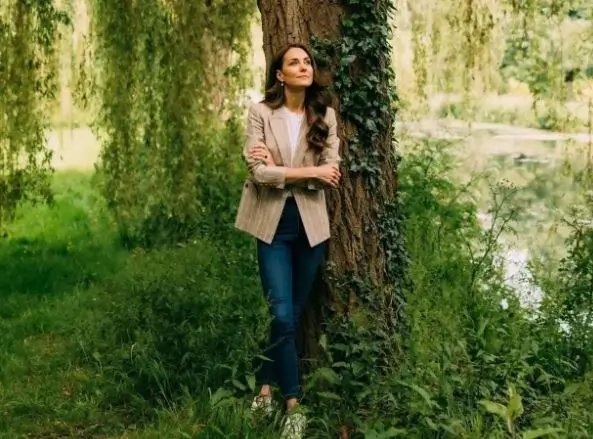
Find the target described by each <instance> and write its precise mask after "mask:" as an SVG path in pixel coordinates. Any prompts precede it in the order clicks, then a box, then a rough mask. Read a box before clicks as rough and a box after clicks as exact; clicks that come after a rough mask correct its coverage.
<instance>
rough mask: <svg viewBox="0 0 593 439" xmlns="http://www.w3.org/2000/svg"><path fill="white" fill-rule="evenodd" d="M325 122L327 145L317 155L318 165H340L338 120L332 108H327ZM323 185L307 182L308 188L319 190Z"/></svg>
mask: <svg viewBox="0 0 593 439" xmlns="http://www.w3.org/2000/svg"><path fill="white" fill-rule="evenodd" d="M327 124H328V126H329V132H328V134H327V147H326V148H324V149H323V151H322V152H321V155H320V157H319V164H318V166H323V165H334V166H340V162H341V161H342V159H341V158H340V138H339V137H338V121H337V120H336V112H335V111H334V109H333V108H330V107H328V109H327ZM324 187H325V185H324V184H322V183H317V182H313V181H310V182H308V184H307V189H309V190H320V189H323V188H324Z"/></svg>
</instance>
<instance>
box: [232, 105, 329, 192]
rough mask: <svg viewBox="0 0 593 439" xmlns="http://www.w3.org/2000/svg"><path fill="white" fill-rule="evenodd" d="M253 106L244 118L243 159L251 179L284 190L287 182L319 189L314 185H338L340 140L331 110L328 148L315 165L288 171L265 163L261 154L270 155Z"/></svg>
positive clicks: (267, 161) (287, 168)
mask: <svg viewBox="0 0 593 439" xmlns="http://www.w3.org/2000/svg"><path fill="white" fill-rule="evenodd" d="M254 107H255V106H252V107H251V108H250V109H249V114H248V118H247V139H246V141H245V146H244V148H243V157H244V159H245V162H246V163H247V166H248V168H249V172H250V174H251V176H252V178H253V180H254V181H255V182H256V183H258V184H262V185H266V186H272V187H276V188H278V189H283V188H284V186H285V184H286V183H297V182H303V181H308V186H309V188H310V189H318V187H317V185H316V184H315V183H316V182H320V183H325V184H329V185H331V186H336V185H337V184H338V182H339V178H340V171H339V169H338V165H339V162H340V156H339V147H340V139H339V138H338V135H337V122H336V118H335V114H334V112H333V110H331V111H330V110H328V111H330V112H329V120H328V124H329V133H328V138H327V143H328V147H326V148H324V150H323V151H322V153H321V157H320V160H319V165H318V166H306V167H300V168H290V167H286V166H276V165H275V164H274V163H273V161H272V160H266V159H265V157H264V156H263V154H266V155H267V154H269V153H268V152H267V151H266V148H265V144H264V128H263V121H262V119H261V116H260V115H259V114H257V111H256V110H255V108H254Z"/></svg>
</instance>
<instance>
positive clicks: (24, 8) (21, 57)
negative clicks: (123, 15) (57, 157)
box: [0, 0, 68, 226]
mask: <svg viewBox="0 0 593 439" xmlns="http://www.w3.org/2000/svg"><path fill="white" fill-rule="evenodd" d="M67 21H68V17H67V16H66V15H65V14H64V13H63V12H61V11H60V10H58V9H57V8H56V7H55V5H54V2H53V1H52V0H35V1H32V0H7V1H3V2H2V4H0V226H1V225H2V222H5V221H7V220H10V219H11V218H12V217H13V215H14V212H15V209H16V207H17V206H18V204H19V203H20V202H23V201H26V200H29V201H33V202H36V201H47V202H48V201H50V200H51V190H50V180H49V179H50V176H51V173H52V168H51V151H50V150H49V148H48V147H47V145H46V137H45V136H46V128H47V126H48V118H47V113H48V112H47V109H48V105H49V104H50V103H51V102H52V99H53V97H54V96H55V92H56V86H57V84H56V71H57V65H56V50H55V49H56V45H55V43H56V34H57V27H58V24H59V23H61V22H62V23H64V22H67Z"/></svg>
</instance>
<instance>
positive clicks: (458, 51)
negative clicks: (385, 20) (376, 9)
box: [402, 0, 593, 114]
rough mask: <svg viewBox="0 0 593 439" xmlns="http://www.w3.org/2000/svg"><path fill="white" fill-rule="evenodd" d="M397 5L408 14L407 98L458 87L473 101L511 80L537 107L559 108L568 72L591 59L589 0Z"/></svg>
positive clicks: (458, 0) (409, 2) (578, 69)
mask: <svg viewBox="0 0 593 439" xmlns="http://www.w3.org/2000/svg"><path fill="white" fill-rule="evenodd" d="M402 7H403V8H404V9H405V10H409V17H410V18H409V32H408V33H409V35H410V39H411V45H412V53H411V56H412V57H413V61H412V63H411V67H412V70H413V76H414V84H415V87H414V91H413V95H414V96H410V97H409V98H408V99H409V100H412V101H413V100H415V98H416V97H419V98H420V101H422V102H426V100H427V99H428V98H429V97H430V96H434V95H435V94H437V93H460V94H463V95H464V96H466V98H467V100H466V105H468V107H471V106H473V105H475V103H476V101H477V99H476V98H477V97H478V96H480V95H483V93H486V92H492V91H494V92H497V91H501V90H504V88H505V87H506V85H507V84H506V81H507V80H508V79H509V78H513V79H515V80H517V81H519V82H521V83H523V84H526V85H527V86H528V87H529V90H530V92H531V94H532V96H533V98H534V99H533V101H534V110H535V106H536V105H537V103H543V104H544V106H548V107H550V106H556V107H562V106H563V105H564V103H565V102H566V100H567V98H568V89H567V81H566V77H567V75H568V76H570V75H572V74H573V73H574V72H575V71H576V72H578V73H579V74H580V73H584V71H585V69H586V68H587V66H588V65H591V55H593V45H592V44H591V43H590V41H591V39H590V33H589V34H588V33H587V29H591V19H592V18H593V8H592V7H591V4H590V2H588V0H504V1H498V0H453V1H451V2H443V1H439V2H436V3H435V2H432V1H430V0H417V1H412V0H407V1H405V2H403V5H402ZM548 111H549V108H548ZM469 113H470V114H471V111H469Z"/></svg>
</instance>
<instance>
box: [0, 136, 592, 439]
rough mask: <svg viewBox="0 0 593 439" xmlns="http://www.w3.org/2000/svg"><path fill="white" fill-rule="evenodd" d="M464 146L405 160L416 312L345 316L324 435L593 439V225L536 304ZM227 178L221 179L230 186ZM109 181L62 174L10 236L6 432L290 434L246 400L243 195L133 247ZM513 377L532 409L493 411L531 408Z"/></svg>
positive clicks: (316, 425)
mask: <svg viewBox="0 0 593 439" xmlns="http://www.w3.org/2000/svg"><path fill="white" fill-rule="evenodd" d="M448 148H449V147H448V146H447V145H446V144H443V143H442V142H436V141H427V142H426V144H425V145H423V146H422V147H421V148H420V149H419V150H414V152H413V153H410V154H408V155H407V156H406V158H405V160H404V161H403V162H402V165H401V168H400V195H401V199H402V202H403V206H404V207H405V209H404V210H405V214H406V215H405V216H406V218H405V221H404V222H403V224H402V226H401V231H403V232H404V234H405V238H406V245H407V250H408V251H409V254H410V260H411V262H410V266H409V275H410V286H409V287H408V288H407V289H406V291H405V292H404V294H405V311H406V316H407V317H408V319H409V322H408V323H409V324H408V325H407V327H405V328H403V329H402V334H403V336H402V337H401V338H399V337H394V334H392V333H389V334H385V333H384V331H383V329H382V328H383V327H386V326H383V324H384V323H385V322H382V321H379V319H380V318H381V317H380V316H379V315H374V317H375V318H374V319H364V318H362V319H356V318H352V319H350V320H348V319H347V318H345V319H343V320H340V321H338V326H336V327H335V328H334V329H336V328H337V330H336V332H335V333H330V335H331V336H332V338H329V337H328V339H329V341H328V344H327V346H326V347H325V349H326V354H328V358H329V357H333V358H334V360H332V361H328V362H327V364H324V365H323V366H324V367H321V368H319V369H317V370H315V371H314V372H313V374H312V375H311V376H308V377H306V380H305V384H306V392H307V395H306V401H305V402H306V404H307V406H308V408H310V409H311V413H312V415H311V416H310V421H311V423H310V429H309V432H308V434H309V436H308V437H310V438H313V439H315V438H321V439H327V438H328V437H334V435H335V434H336V431H337V430H338V428H339V427H340V426H341V425H344V424H345V423H351V424H352V425H356V427H357V428H358V429H359V433H358V435H357V436H354V437H353V439H379V438H388V437H402V438H429V439H432V438H435V439H440V438H486V439H503V438H504V439H506V438H515V437H516V438H519V437H523V435H524V434H526V435H527V434H530V435H532V436H525V437H546V438H570V439H573V438H574V439H580V438H586V437H590V434H589V432H590V431H591V430H592V428H593V418H592V416H591V414H590V409H589V407H591V405H592V404H593V393H592V392H591V388H592V387H591V383H592V380H593V375H592V373H593V372H592V369H591V363H592V361H591V358H592V357H593V355H592V354H591V352H592V350H591V345H590V342H589V341H588V340H591V339H593V338H592V337H591V329H590V326H587V325H584V324H580V326H579V320H578V319H577V318H576V317H578V316H577V314H578V313H574V312H573V310H574V309H575V308H574V306H575V305H574V304H578V306H579V307H583V306H584V305H582V304H583V302H582V300H583V297H588V296H586V294H585V295H584V294H582V293H583V292H586V291H589V290H588V289H587V288H588V285H589V284H588V279H590V278H591V269H590V264H587V263H586V262H587V261H590V259H591V254H593V238H589V239H588V240H587V241H586V242H587V243H588V247H587V249H586V251H584V250H583V249H582V248H580V247H574V246H573V247H570V246H568V247H567V248H568V249H569V250H570V251H569V254H570V255H571V258H572V261H574V262H575V264H573V266H571V265H570V264H569V263H568V262H565V263H564V267H565V268H566V270H567V271H566V274H562V273H558V272H556V270H548V272H547V273H546V276H547V277H545V276H540V279H541V280H542V287H543V288H544V289H545V291H546V294H547V296H546V301H545V303H544V304H543V306H542V312H541V313H540V315H538V316H535V317H534V316H529V315H528V313H527V312H526V311H525V310H523V309H521V307H520V306H519V304H518V300H517V299H516V297H515V296H514V295H513V293H512V292H511V291H509V289H508V287H507V286H505V284H504V282H503V279H502V276H501V273H500V268H499V267H498V266H497V264H496V262H495V260H494V258H493V253H492V252H493V251H494V250H496V245H497V244H496V242H495V241H493V240H492V239H491V238H492V237H491V236H490V235H489V234H488V233H486V232H484V231H483V230H481V229H480V226H479V224H478V221H477V219H476V211H477V206H476V204H475V203H474V202H472V201H470V200H469V199H468V197H463V196H462V195H460V192H461V189H460V185H459V184H458V183H456V182H455V181H454V180H453V179H452V177H451V175H450V174H451V172H452V171H451V170H452V169H453V166H452V163H453V160H454V156H451V155H448ZM213 169H214V168H213ZM224 176H225V179H223V180H221V182H220V183H219V185H215V184H214V183H213V185H212V187H211V189H212V190H213V191H216V190H217V189H219V188H227V189H228V186H225V185H228V176H227V175H226V174H225V175H224ZM212 181H214V179H212ZM96 187H97V185H96V184H95V182H94V181H93V177H92V176H91V175H88V174H81V173H73V172H70V173H58V174H57V175H56V176H55V179H54V188H55V194H56V200H55V204H54V206H52V207H51V208H50V207H48V206H43V205H38V206H28V205H26V206H22V208H21V209H19V211H18V216H17V218H16V220H15V221H14V223H12V224H10V225H9V226H7V228H6V234H7V236H6V237H4V238H2V241H0V274H1V277H0V304H1V305H0V349H1V351H0V439H19V438H29V439H33V438H35V439H42V438H43V439H48V438H79V439H82V438H88V439H99V438H102V439H116V438H128V439H150V438H155V439H156V438H159V439H160V438H165V439H169V438H171V439H175V438H186V439H187V438H199V439H215V438H243V439H277V437H278V428H277V427H278V421H279V419H276V420H275V422H269V421H265V420H262V419H252V418H251V416H249V415H248V414H247V412H246V409H247V407H248V404H249V401H250V399H251V397H252V395H253V392H254V391H255V389H254V388H253V381H252V378H253V359H254V356H255V355H256V354H257V353H258V352H259V347H261V342H262V340H264V338H265V334H266V329H267V324H268V317H267V313H266V306H265V303H264V300H263V297H262V294H261V291H260V286H259V282H258V277H257V270H256V262H255V255H254V251H253V250H254V249H253V242H252V241H251V239H249V238H248V237H246V236H244V235H242V234H240V233H239V232H232V231H230V229H227V228H225V229H220V230H223V231H224V232H225V233H222V234H221V233H220V230H218V233H217V231H216V230H213V229H212V228H213V227H215V226H216V224H214V223H213V220H212V218H217V219H219V221H220V218H221V216H222V217H224V218H225V223H228V222H229V221H228V218H230V217H231V216H232V209H233V207H232V206H235V205H236V200H235V199H234V198H233V199H231V197H234V196H235V195H234V192H233V191H231V190H227V191H226V192H224V191H220V194H219V196H218V197H210V200H214V202H211V203H210V204H209V205H208V206H209V208H210V209H214V211H215V212H219V213H221V216H217V215H213V214H212V212H209V213H208V214H207V215H205V217H204V219H202V223H200V224H199V225H200V226H203V227H199V228H198V230H201V231H202V232H201V235H200V236H196V237H195V238H194V239H192V241H191V242H189V243H187V244H184V245H176V246H170V247H159V248H156V249H152V250H141V249H131V250H126V249H124V248H123V247H122V246H121V245H120V241H119V234H118V229H117V227H116V225H115V223H114V222H113V220H112V217H111V216H110V214H109V213H108V212H107V210H106V208H105V205H104V201H103V199H102V198H101V197H100V195H99V194H98V193H97V191H96V189H95V188H96ZM505 215H506V213H505ZM200 220H201V219H197V221H200ZM227 225H228V224H227ZM227 232H228V233H227ZM586 236H590V235H586ZM591 236H593V235H591ZM485 250H488V251H489V252H488V251H487V252H486V253H484V251H485ZM569 262H570V261H569ZM503 298H504V299H507V300H508V308H507V309H503V308H502V307H501V306H500V300H501V299H503ZM590 308H591V306H589V305H588V304H586V306H585V308H584V309H590ZM579 309H581V308H579ZM575 316H576V317H575ZM355 317H356V316H355ZM559 317H560V318H563V319H565V320H568V321H570V319H571V318H572V319H573V320H574V321H572V322H571V323H572V327H573V328H575V330H578V331H579V334H581V335H582V336H580V337H578V338H574V339H572V338H571V337H568V336H566V334H564V333H562V332H561V331H559V330H558V320H557V319H558V318H559ZM328 327H331V324H330V325H328ZM404 330H405V331H404ZM330 331H331V329H330V330H328V332H330ZM398 335H400V334H398ZM382 337H383V338H382ZM336 340H337V342H336ZM381 340H384V341H385V343H383V342H380V341H381ZM387 347H389V348H390V349H391V348H393V351H391V350H389V351H387V350H385V349H384V348H387ZM385 352H388V354H389V355H386V354H385ZM377 358H380V359H381V361H378V360H377ZM509 388H514V389H517V392H518V394H519V395H520V396H521V397H522V407H523V408H524V411H523V413H519V412H517V411H515V412H512V411H506V412H505V413H502V411H501V409H500V407H501V406H499V405H496V404H495V403H497V404H502V405H503V406H505V407H507V406H509V407H511V406H512V407H515V408H516V407H517V402H516V398H515V399H514V400H513V401H512V402H511V401H509V397H508V395H507V393H506V392H507V390H508V389H509ZM488 407H489V409H488ZM493 407H494V409H493ZM509 425H511V426H512V427H513V429H515V434H514V436H513V435H512V434H509V433H508V431H507V430H508V426H509ZM556 428H560V429H562V432H559V433H554V432H553V431H555V430H553V429H556ZM546 429H548V432H549V434H548V435H547V436H545V435H544V436H537V434H536V433H537V432H538V431H539V432H540V433H541V432H542V431H545V430H546Z"/></svg>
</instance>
